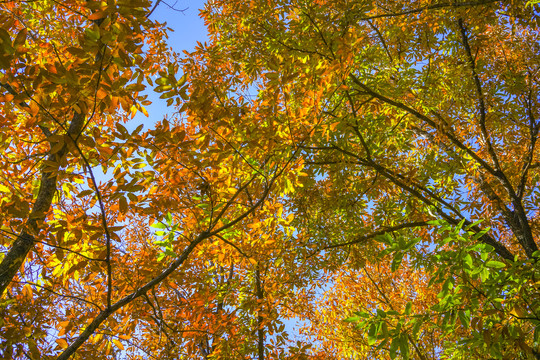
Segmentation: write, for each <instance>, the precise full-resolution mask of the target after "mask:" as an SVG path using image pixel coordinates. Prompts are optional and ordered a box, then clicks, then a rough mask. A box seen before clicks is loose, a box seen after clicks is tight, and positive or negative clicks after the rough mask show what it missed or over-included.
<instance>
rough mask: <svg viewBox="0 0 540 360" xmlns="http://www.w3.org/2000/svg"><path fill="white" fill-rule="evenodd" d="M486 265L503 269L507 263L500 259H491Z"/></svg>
mask: <svg viewBox="0 0 540 360" xmlns="http://www.w3.org/2000/svg"><path fill="white" fill-rule="evenodd" d="M486 266H487V267H490V268H494V269H502V268H504V267H506V264H505V263H503V262H500V261H495V260H491V261H488V262H487V263H486Z"/></svg>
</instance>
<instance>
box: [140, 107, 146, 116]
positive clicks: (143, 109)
mask: <svg viewBox="0 0 540 360" xmlns="http://www.w3.org/2000/svg"><path fill="white" fill-rule="evenodd" d="M141 111H142V113H143V114H144V116H146V117H148V111H146V109H145V108H144V106H141Z"/></svg>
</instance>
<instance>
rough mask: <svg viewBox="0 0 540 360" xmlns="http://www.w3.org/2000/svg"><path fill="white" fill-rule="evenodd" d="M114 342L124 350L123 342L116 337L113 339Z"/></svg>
mask: <svg viewBox="0 0 540 360" xmlns="http://www.w3.org/2000/svg"><path fill="white" fill-rule="evenodd" d="M112 342H113V343H114V345H116V346H117V347H118V348H119V349H120V350H124V345H122V343H121V342H120V341H118V340H116V339H113V341H112Z"/></svg>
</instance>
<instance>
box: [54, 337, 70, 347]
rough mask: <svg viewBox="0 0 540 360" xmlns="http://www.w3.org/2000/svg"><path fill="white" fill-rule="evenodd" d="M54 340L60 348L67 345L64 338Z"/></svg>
mask: <svg viewBox="0 0 540 360" xmlns="http://www.w3.org/2000/svg"><path fill="white" fill-rule="evenodd" d="M55 341H56V343H57V344H58V346H60V347H61V348H62V349H66V348H67V347H68V343H67V341H66V340H65V339H56V340H55Z"/></svg>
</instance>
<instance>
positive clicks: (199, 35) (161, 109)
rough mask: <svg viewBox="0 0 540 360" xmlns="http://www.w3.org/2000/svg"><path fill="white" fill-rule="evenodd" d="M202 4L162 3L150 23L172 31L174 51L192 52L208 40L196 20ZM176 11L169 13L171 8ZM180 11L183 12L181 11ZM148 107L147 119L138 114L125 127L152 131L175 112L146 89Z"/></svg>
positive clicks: (191, 0)
mask: <svg viewBox="0 0 540 360" xmlns="http://www.w3.org/2000/svg"><path fill="white" fill-rule="evenodd" d="M204 3H205V1H203V0H178V1H176V2H175V1H174V0H173V1H171V0H167V2H163V1H162V2H161V3H160V4H159V5H158V7H157V8H156V9H155V11H154V12H153V13H152V15H151V17H150V18H151V19H152V20H156V21H159V22H166V23H167V26H168V27H170V28H171V29H173V30H174V31H173V32H171V33H169V39H168V43H169V46H171V47H172V48H173V50H174V51H175V52H177V53H179V54H182V52H183V51H184V50H187V51H191V50H193V49H194V48H195V46H196V45H197V41H199V42H201V43H204V42H205V41H207V40H208V35H207V32H206V27H205V26H204V21H203V20H202V19H201V18H200V17H199V11H200V9H202V8H203V7H204ZM171 7H172V8H174V9H176V10H174V9H172V8H171ZM180 10H182V11H180ZM145 93H146V94H147V95H148V99H149V100H150V101H152V104H151V105H148V106H146V110H147V111H148V114H149V117H148V118H147V117H145V116H144V115H143V114H142V113H137V115H136V116H135V118H134V119H133V120H131V121H130V122H129V124H128V126H127V127H128V129H130V130H132V129H135V128H136V127H137V126H138V125H139V124H141V123H143V124H144V125H145V126H144V128H145V129H149V128H152V127H153V124H154V123H155V122H157V121H160V120H161V119H163V116H164V115H166V114H167V113H171V112H173V111H174V108H172V107H170V108H167V106H166V101H165V100H163V99H160V98H159V94H156V93H154V92H153V91H152V87H148V88H147V91H146V92H145Z"/></svg>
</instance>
